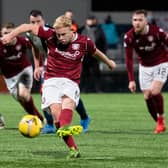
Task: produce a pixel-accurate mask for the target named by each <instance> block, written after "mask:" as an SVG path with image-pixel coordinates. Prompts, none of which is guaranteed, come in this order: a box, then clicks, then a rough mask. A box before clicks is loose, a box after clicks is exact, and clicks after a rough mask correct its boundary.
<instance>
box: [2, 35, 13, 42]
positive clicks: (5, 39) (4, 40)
mask: <svg viewBox="0 0 168 168" xmlns="http://www.w3.org/2000/svg"><path fill="white" fill-rule="evenodd" d="M0 40H1V41H2V43H3V44H9V43H10V42H11V41H12V37H11V36H10V35H9V34H6V35H4V36H3V37H1V38H0Z"/></svg>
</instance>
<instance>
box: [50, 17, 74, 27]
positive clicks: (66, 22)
mask: <svg viewBox="0 0 168 168" xmlns="http://www.w3.org/2000/svg"><path fill="white" fill-rule="evenodd" d="M71 26H72V19H70V18H68V17H66V16H65V15H61V16H59V17H57V18H56V19H55V22H54V24H53V27H54V28H55V29H58V28H62V27H70V28H71Z"/></svg>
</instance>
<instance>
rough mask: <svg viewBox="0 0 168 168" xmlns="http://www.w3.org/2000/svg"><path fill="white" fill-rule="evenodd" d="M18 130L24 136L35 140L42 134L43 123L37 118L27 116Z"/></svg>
mask: <svg viewBox="0 0 168 168" xmlns="http://www.w3.org/2000/svg"><path fill="white" fill-rule="evenodd" d="M18 129H19V132H20V133H21V134H22V135H23V136H25V137H28V138H34V137H37V136H38V135H39V134H40V132H41V129H42V122H41V120H40V119H39V118H38V117H37V116H35V115H30V114H27V115H25V116H23V117H22V119H21V120H20V122H19V126H18Z"/></svg>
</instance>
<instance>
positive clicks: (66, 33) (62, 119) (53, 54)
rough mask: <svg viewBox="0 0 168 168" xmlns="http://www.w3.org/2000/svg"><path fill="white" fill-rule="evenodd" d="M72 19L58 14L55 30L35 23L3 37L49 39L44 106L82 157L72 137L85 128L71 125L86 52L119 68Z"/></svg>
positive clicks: (76, 154) (5, 40)
mask: <svg viewBox="0 0 168 168" xmlns="http://www.w3.org/2000/svg"><path fill="white" fill-rule="evenodd" d="M71 26H72V20H71V19H69V18H67V17H66V16H65V15H62V16H60V17H58V18H57V19H56V20H55V22H54V25H53V28H54V29H51V28H45V27H42V26H40V27H39V26H38V25H33V24H22V25H20V26H19V27H17V28H16V29H15V30H14V31H13V32H11V33H10V34H8V35H6V37H3V38H2V39H1V40H2V41H3V43H9V42H10V41H11V39H12V38H14V37H16V36H17V35H19V34H20V33H23V32H27V31H30V32H31V33H33V34H35V35H38V36H39V37H40V38H42V39H45V40H46V43H47V48H48V57H47V66H46V71H45V74H44V87H43V93H42V109H47V110H48V111H50V112H51V114H52V115H53V118H54V123H55V126H56V127H57V128H59V129H57V135H58V136H60V137H62V138H63V139H64V141H65V143H66V144H67V146H68V147H69V149H70V154H69V157H70V158H77V157H79V156H80V153H79V150H78V147H77V145H76V144H75V141H74V139H73V137H72V135H73V134H79V133H80V132H81V131H82V128H81V126H77V127H76V126H69V125H70V124H71V121H72V116H73V111H74V109H75V107H76V105H77V104H78V101H79V98H80V90H79V83H80V75H81V71H82V61H83V57H84V55H86V53H88V54H87V55H88V56H89V55H90V56H91V55H92V56H95V57H97V58H99V59H100V60H101V61H103V62H104V63H106V64H107V65H108V66H109V68H110V69H113V68H115V67H116V64H115V62H114V61H113V60H110V59H109V58H108V57H107V56H106V55H105V54H104V53H102V52H101V51H100V50H98V49H97V48H96V46H95V44H94V43H93V42H92V41H91V40H90V39H89V38H88V37H87V36H84V35H80V34H78V33H76V32H74V31H73V30H72V29H71ZM40 75H41V74H40V71H39V72H38V67H37V66H36V74H35V75H34V77H35V78H36V79H39V77H40Z"/></svg>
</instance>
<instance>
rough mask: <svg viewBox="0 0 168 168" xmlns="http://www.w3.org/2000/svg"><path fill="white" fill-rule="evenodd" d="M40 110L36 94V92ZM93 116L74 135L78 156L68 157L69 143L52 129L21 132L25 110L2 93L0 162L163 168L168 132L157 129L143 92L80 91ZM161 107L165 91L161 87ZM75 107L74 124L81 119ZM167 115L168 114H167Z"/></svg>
mask: <svg viewBox="0 0 168 168" xmlns="http://www.w3.org/2000/svg"><path fill="white" fill-rule="evenodd" d="M33 97H34V99H35V103H36V105H37V106H38V108H39V110H40V101H41V98H40V95H38V94H34V95H33ZM81 97H82V100H83V101H84V103H85V106H86V108H87V110H88V113H89V115H90V117H91V123H90V127H89V131H88V132H87V133H86V134H81V135H78V136H75V140H76V142H77V144H78V147H79V149H80V151H81V158H79V159H75V160H74V159H72V160H67V159H66V156H67V154H68V149H67V147H66V146H65V144H64V143H63V141H62V139H60V138H59V137H56V135H55V134H48V135H40V136H38V137H36V138H32V139H30V138H26V137H23V136H22V135H21V134H20V133H19V131H18V129H17V127H18V122H19V120H20V119H21V117H22V116H23V115H24V114H25V112H24V111H23V109H22V107H21V106H20V105H19V104H18V103H17V102H16V101H15V100H14V99H13V98H12V97H11V96H10V95H8V94H6V95H3V94H1V95H0V102H1V103H0V104H1V105H0V106H1V107H0V113H2V114H3V116H4V118H5V121H6V128H5V129H3V130H0V168H14V167H15V168H34V167H36V168H94V167H95V168H158V167H159V168H167V167H168V150H167V146H168V133H167V132H165V133H163V134H159V135H155V134H153V129H154V127H155V123H154V121H153V120H152V118H151V117H150V115H149V114H148V112H147V109H146V105H145V103H144V101H143V96H142V94H139V93H138V94H129V93H128V94H127V93H124V94H117V93H109V94H82V95H81ZM164 97H165V109H166V110H167V109H168V103H167V100H168V95H167V93H164ZM79 120H80V119H79V116H78V115H77V113H76V112H74V118H73V124H78V123H79ZM167 121H168V119H167Z"/></svg>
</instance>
